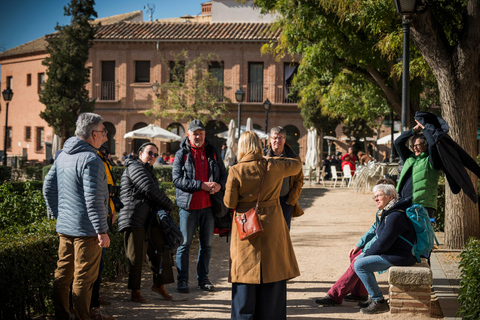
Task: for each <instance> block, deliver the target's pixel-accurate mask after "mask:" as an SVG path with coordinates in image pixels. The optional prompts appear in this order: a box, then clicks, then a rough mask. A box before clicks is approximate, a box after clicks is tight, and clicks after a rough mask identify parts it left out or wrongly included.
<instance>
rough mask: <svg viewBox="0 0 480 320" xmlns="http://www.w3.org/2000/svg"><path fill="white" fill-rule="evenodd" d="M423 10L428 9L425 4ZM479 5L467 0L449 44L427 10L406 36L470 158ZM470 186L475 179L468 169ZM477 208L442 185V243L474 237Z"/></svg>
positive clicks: (478, 99)
mask: <svg viewBox="0 0 480 320" xmlns="http://www.w3.org/2000/svg"><path fill="white" fill-rule="evenodd" d="M427 8H428V7H427ZM479 19H480V3H479V2H478V1H475V0H469V1H468V5H467V19H466V22H465V30H463V34H462V37H461V38H460V39H459V41H457V42H456V44H455V45H454V46H451V45H450V44H449V42H448V41H447V38H446V36H445V34H444V33H443V29H442V27H441V26H440V22H439V21H437V20H435V17H434V16H433V13H432V11H431V10H430V9H427V10H426V11H425V12H422V13H420V14H417V15H416V17H414V18H413V19H412V38H413V40H414V42H415V45H416V46H417V48H418V49H419V50H420V52H421V53H422V55H423V57H424V58H425V60H426V61H427V63H428V65H429V66H430V68H431V69H432V71H433V73H434V74H435V77H436V79H437V82H438V89H439V92H440V105H441V108H442V117H443V118H444V119H445V120H446V121H447V123H448V124H449V126H450V132H449V134H450V136H451V137H452V139H453V140H454V141H456V142H457V143H458V144H459V145H460V146H461V147H462V148H463V149H464V150H465V151H467V152H468V153H469V154H470V155H471V156H472V157H475V155H476V132H477V121H478V108H479V105H480V90H479V88H478V83H480V73H479V72H478V70H479V67H480V45H479V43H480V21H479ZM470 177H471V178H472V182H473V185H474V186H475V188H476V184H477V179H476V177H475V176H473V174H471V173H470ZM479 235H480V216H479V212H478V206H477V205H476V204H474V203H473V202H472V201H471V200H470V199H468V197H467V196H465V194H464V193H463V191H460V193H459V194H457V195H454V194H453V193H452V192H451V190H450V187H449V186H448V183H447V185H446V187H445V246H446V247H447V248H450V249H459V248H462V247H463V245H464V244H465V243H466V241H467V240H468V238H469V237H479Z"/></svg>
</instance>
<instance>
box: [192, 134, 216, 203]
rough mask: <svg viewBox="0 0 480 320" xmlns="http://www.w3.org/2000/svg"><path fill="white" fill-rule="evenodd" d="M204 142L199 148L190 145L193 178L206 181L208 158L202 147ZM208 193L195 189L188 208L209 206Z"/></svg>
mask: <svg viewBox="0 0 480 320" xmlns="http://www.w3.org/2000/svg"><path fill="white" fill-rule="evenodd" d="M204 146H205V144H204V145H203V146H202V147H200V148H195V147H193V146H192V147H191V148H190V151H191V152H192V156H193V161H194V163H195V179H196V180H200V181H203V182H208V159H207V154H206V152H205V148H204ZM211 206H212V203H211V202H210V193H208V192H207V191H204V190H200V191H195V192H194V193H193V196H192V201H190V208H189V210H200V209H204V208H208V207H211Z"/></svg>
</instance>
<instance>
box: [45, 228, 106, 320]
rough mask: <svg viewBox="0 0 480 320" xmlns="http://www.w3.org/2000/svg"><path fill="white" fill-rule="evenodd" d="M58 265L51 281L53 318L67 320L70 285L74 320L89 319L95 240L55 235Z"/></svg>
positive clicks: (96, 261)
mask: <svg viewBox="0 0 480 320" xmlns="http://www.w3.org/2000/svg"><path fill="white" fill-rule="evenodd" d="M59 236H60V245H59V246H58V262H57V269H56V270H55V279H54V281H53V304H54V307H55V319H65V320H67V319H70V285H72V302H73V307H74V309H75V319H80V320H89V319H90V299H91V297H92V287H93V283H94V282H95V280H96V279H97V276H98V268H99V266H100V259H101V256H102V248H100V247H99V246H98V238H97V237H73V236H67V235H64V234H59Z"/></svg>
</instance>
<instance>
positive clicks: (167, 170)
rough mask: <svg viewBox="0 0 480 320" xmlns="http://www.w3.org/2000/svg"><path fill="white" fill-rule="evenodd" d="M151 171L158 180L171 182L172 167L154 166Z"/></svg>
mask: <svg viewBox="0 0 480 320" xmlns="http://www.w3.org/2000/svg"><path fill="white" fill-rule="evenodd" d="M153 172H154V173H155V176H156V177H157V178H158V180H160V181H162V182H172V181H173V179H172V167H163V166H160V167H154V168H153Z"/></svg>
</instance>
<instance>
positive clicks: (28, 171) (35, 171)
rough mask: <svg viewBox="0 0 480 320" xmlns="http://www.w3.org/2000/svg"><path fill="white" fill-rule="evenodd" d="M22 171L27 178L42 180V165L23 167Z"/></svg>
mask: <svg viewBox="0 0 480 320" xmlns="http://www.w3.org/2000/svg"><path fill="white" fill-rule="evenodd" d="M23 171H24V172H25V176H26V177H27V179H29V180H37V181H41V180H43V179H42V178H43V176H42V174H43V167H40V166H28V167H25V168H23Z"/></svg>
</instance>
